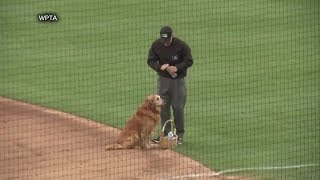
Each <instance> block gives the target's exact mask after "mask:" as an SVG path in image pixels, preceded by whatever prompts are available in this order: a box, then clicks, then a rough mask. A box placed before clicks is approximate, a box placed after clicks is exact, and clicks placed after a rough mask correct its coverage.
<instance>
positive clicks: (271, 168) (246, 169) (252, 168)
mask: <svg viewBox="0 0 320 180" xmlns="http://www.w3.org/2000/svg"><path fill="white" fill-rule="evenodd" d="M312 166H319V164H302V165H291V166H275V167H249V168H238V169H227V170H223V171H219V172H217V174H225V173H231V172H240V171H262V170H281V169H298V168H304V167H312Z"/></svg>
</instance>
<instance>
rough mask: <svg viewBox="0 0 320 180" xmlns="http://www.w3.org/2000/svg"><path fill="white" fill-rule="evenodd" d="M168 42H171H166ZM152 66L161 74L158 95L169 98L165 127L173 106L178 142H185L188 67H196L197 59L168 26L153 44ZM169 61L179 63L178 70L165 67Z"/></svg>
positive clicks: (150, 53)
mask: <svg viewBox="0 0 320 180" xmlns="http://www.w3.org/2000/svg"><path fill="white" fill-rule="evenodd" d="M165 42H167V44H166V45H165ZM147 63H148V65H149V66H150V67H151V68H152V69H154V70H155V71H156V72H157V73H158V76H159V77H158V82H157V88H158V94H159V95H160V96H161V98H163V99H164V100H165V101H166V104H165V106H163V107H162V110H161V114H160V115H161V127H163V125H164V123H165V122H166V121H167V120H169V119H171V111H170V108H171V106H172V109H173V116H174V123H175V126H176V130H177V135H178V138H179V139H178V141H180V143H182V138H183V135H184V132H185V129H184V107H185V103H186V82H185V77H186V76H187V69H188V68H189V67H191V66H192V64H193V59H192V55H191V50H190V47H189V46H188V44H186V43H185V42H184V41H182V40H180V39H178V38H176V37H173V36H172V29H171V28H170V27H169V26H164V27H162V28H161V30H160V38H159V39H157V40H155V41H154V42H153V43H152V46H151V48H150V50H149V55H148V60H147ZM164 64H169V66H175V67H176V69H177V72H176V73H174V74H170V73H169V72H168V71H166V70H161V69H160V68H161V66H162V65H164ZM169 131H170V126H168V125H167V126H166V127H165V135H166V134H167V133H168V132H169Z"/></svg>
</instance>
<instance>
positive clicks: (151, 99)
mask: <svg viewBox="0 0 320 180" xmlns="http://www.w3.org/2000/svg"><path fill="white" fill-rule="evenodd" d="M144 107H145V108H155V104H154V97H153V96H148V97H147V99H146V100H145V101H144Z"/></svg>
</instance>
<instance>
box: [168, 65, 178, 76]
mask: <svg viewBox="0 0 320 180" xmlns="http://www.w3.org/2000/svg"><path fill="white" fill-rule="evenodd" d="M166 70H167V71H168V72H169V73H170V74H174V73H176V72H177V71H178V69H177V67H175V66H169V67H167V69H166Z"/></svg>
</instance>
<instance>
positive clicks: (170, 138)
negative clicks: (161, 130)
mask: <svg viewBox="0 0 320 180" xmlns="http://www.w3.org/2000/svg"><path fill="white" fill-rule="evenodd" d="M172 139H173V133H172V132H171V131H170V132H169V133H168V140H172Z"/></svg>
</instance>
